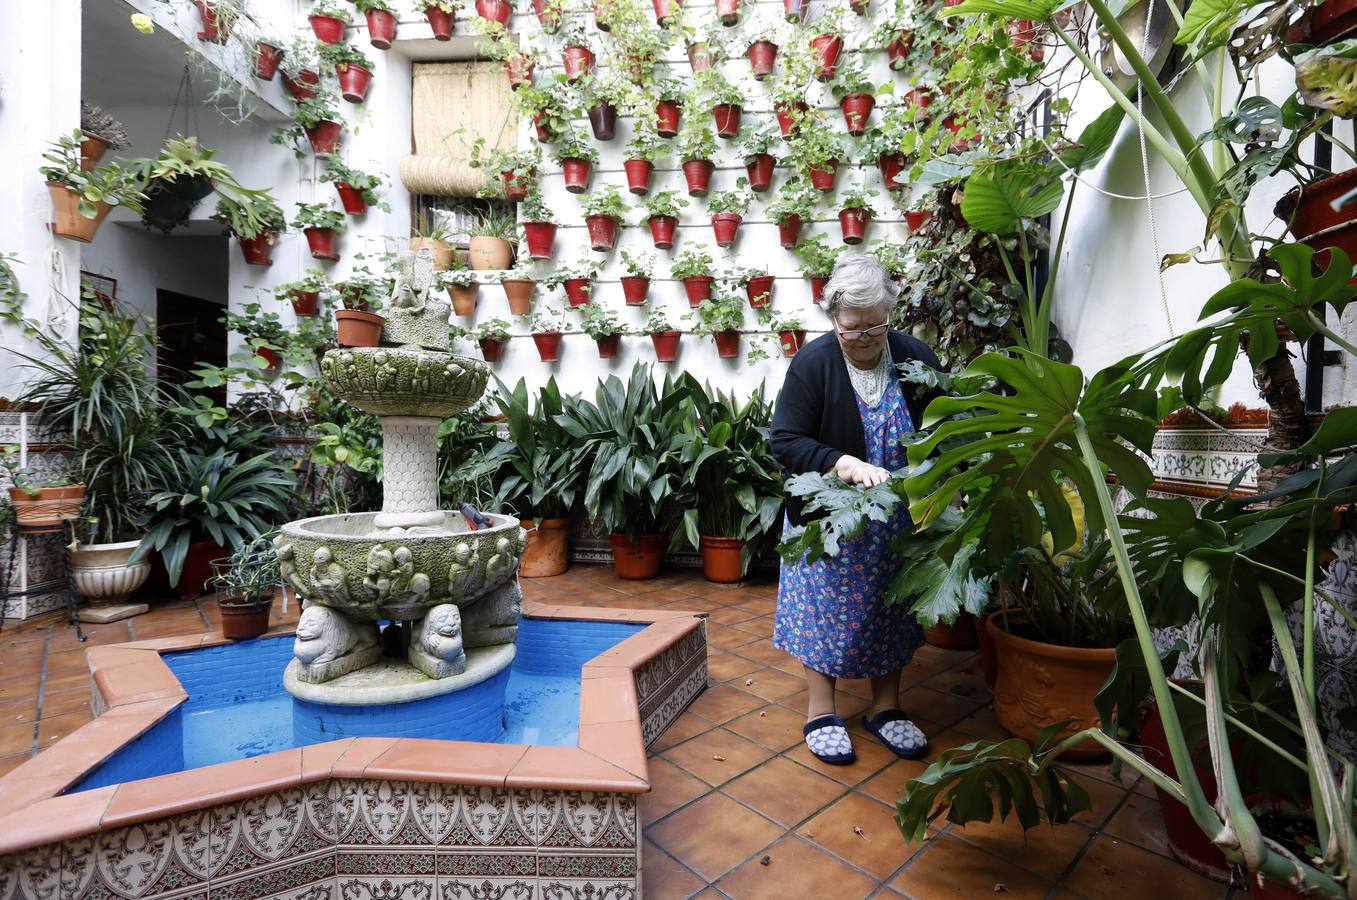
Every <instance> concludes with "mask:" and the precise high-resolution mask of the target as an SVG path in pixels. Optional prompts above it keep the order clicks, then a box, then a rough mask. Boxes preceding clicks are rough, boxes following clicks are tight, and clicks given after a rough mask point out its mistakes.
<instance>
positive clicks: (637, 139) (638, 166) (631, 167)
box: [622, 120, 669, 195]
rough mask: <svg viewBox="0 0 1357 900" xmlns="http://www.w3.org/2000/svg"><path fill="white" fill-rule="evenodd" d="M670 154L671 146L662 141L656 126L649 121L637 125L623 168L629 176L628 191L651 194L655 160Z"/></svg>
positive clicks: (629, 143)
mask: <svg viewBox="0 0 1357 900" xmlns="http://www.w3.org/2000/svg"><path fill="white" fill-rule="evenodd" d="M668 154H669V145H668V144H667V143H665V142H664V141H662V140H660V137H659V135H658V134H657V133H656V132H655V129H654V126H653V125H651V124H650V123H649V122H648V121H645V120H640V121H638V122H637V123H636V128H635V131H634V132H633V134H632V138H631V140H630V141H628V142H627V149H626V156H625V159H623V161H622V168H623V169H624V170H625V171H626V174H627V190H629V191H631V192H632V193H633V194H641V195H644V194H647V193H649V192H650V176H651V174H652V173H653V172H654V171H655V160H657V159H659V158H660V157H662V156H667V155H668Z"/></svg>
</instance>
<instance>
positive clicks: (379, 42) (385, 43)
mask: <svg viewBox="0 0 1357 900" xmlns="http://www.w3.org/2000/svg"><path fill="white" fill-rule="evenodd" d="M354 6H356V7H358V11H359V12H360V13H362V14H363V17H364V18H366V19H367V20H368V42H369V43H371V44H372V46H374V47H376V48H377V49H378V50H390V49H391V42H392V41H394V40H395V39H396V23H397V19H396V10H395V9H394V8H393V7H392V6H391V4H390V2H388V0H354Z"/></svg>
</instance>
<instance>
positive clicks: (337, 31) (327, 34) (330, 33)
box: [307, 0, 353, 44]
mask: <svg viewBox="0 0 1357 900" xmlns="http://www.w3.org/2000/svg"><path fill="white" fill-rule="evenodd" d="M307 21H309V22H310V23H311V30H312V32H314V33H315V35H316V39H317V40H318V41H320V42H322V43H324V44H338V43H339V42H340V41H342V40H344V29H345V28H347V27H348V26H349V24H350V23H351V22H352V21H353V19H352V17H351V16H350V15H349V12H348V10H346V9H345V8H344V5H343V4H342V3H340V2H339V0H321V2H319V3H317V4H316V5H315V6H313V7H311V11H310V13H309V14H308V15H307Z"/></svg>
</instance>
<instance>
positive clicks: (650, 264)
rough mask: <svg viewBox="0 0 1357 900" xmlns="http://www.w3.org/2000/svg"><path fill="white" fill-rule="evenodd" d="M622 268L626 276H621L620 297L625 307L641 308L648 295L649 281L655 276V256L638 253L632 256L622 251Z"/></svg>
mask: <svg viewBox="0 0 1357 900" xmlns="http://www.w3.org/2000/svg"><path fill="white" fill-rule="evenodd" d="M622 267H623V268H624V269H626V272H627V274H625V275H623V276H622V279H621V280H622V296H623V297H624V298H625V299H626V302H627V306H643V305H645V302H646V298H647V296H648V295H649V293H650V279H651V278H652V277H653V276H654V274H655V254H654V253H640V254H637V255H636V256H632V255H631V254H630V253H628V252H627V251H626V250H623V251H622Z"/></svg>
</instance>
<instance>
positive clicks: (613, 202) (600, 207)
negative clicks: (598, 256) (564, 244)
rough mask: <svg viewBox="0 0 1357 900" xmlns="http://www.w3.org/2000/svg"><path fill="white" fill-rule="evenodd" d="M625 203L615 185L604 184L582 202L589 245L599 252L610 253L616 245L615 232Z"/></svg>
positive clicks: (622, 214)
mask: <svg viewBox="0 0 1357 900" xmlns="http://www.w3.org/2000/svg"><path fill="white" fill-rule="evenodd" d="M626 213H627V205H626V203H625V202H623V200H622V194H621V192H619V191H618V189H617V185H615V184H608V185H604V186H603V187H602V188H601V189H599V190H597V191H595V192H594V193H593V194H590V195H589V199H588V200H587V201H586V202H585V204H584V224H585V227H586V228H588V230H589V246H590V248H591V249H593V250H597V251H599V252H600V253H610V252H612V249H613V248H614V247H615V246H617V232H618V228H619V226H620V225H621V222H622V219H623V217H624V216H625V215H626Z"/></svg>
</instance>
